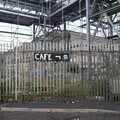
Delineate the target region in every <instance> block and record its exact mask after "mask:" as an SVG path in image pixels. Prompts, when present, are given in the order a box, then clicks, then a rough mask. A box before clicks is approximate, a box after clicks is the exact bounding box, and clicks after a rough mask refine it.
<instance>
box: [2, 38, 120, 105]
mask: <svg viewBox="0 0 120 120" xmlns="http://www.w3.org/2000/svg"><path fill="white" fill-rule="evenodd" d="M66 38H67V37H66ZM87 47H88V46H86V45H85V44H81V45H79V44H77V43H76V45H74V46H72V44H71V41H69V39H66V40H63V39H62V38H61V40H60V39H59V40H45V41H43V40H39V41H38V42H31V43H19V44H18V45H17V46H15V47H13V46H11V45H9V44H8V45H0V66H1V67H0V82H1V84H0V93H1V94H0V100H1V101H2V102H3V101H4V102H8V101H9V102H13V101H20V102H21V101H46V102H64V103H80V102H82V103H83V102H107V103H109V102H120V46H119V45H117V44H114V45H113V44H112V45H110V44H105V45H102V44H101V45H98V44H94V45H91V47H90V48H91V50H90V52H88V51H87ZM44 53H45V54H47V55H48V54H52V55H53V56H54V58H56V59H55V60H52V58H50V59H48V57H49V56H47V55H46V57H45V56H41V58H40V54H42V55H43V54H44ZM36 54H37V56H36V57H37V59H36V58H35V55H36ZM88 54H90V55H88ZM56 56H57V57H56ZM89 56H90V61H89V62H88V57H89ZM59 57H61V58H59ZM88 67H90V68H89V69H88ZM89 70H90V71H89ZM88 73H89V74H90V76H89V77H88Z"/></svg>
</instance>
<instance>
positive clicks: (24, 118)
mask: <svg viewBox="0 0 120 120" xmlns="http://www.w3.org/2000/svg"><path fill="white" fill-rule="evenodd" d="M0 108H1V110H0V120H120V104H102V103H92V104H91V103H90V104H89V103H86V104H85V103H84V104H82V103H81V104H50V103H40V102H27V103H6V104H3V105H1V107H0ZM74 118H76V119H74Z"/></svg>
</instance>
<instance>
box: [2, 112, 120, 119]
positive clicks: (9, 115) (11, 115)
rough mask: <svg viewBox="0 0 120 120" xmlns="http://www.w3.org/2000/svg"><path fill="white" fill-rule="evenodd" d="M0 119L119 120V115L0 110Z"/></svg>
mask: <svg viewBox="0 0 120 120" xmlns="http://www.w3.org/2000/svg"><path fill="white" fill-rule="evenodd" d="M0 120H120V115H113V114H93V113H88V114H81V113H72V114H71V113H38V112H0Z"/></svg>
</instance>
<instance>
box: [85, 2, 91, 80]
mask: <svg viewBox="0 0 120 120" xmlns="http://www.w3.org/2000/svg"><path fill="white" fill-rule="evenodd" d="M89 4H90V1H89V0H86V22H87V47H88V63H87V64H88V80H90V69H91V66H90V64H91V63H90V62H91V60H90V43H91V40H90V15H89V13H90V11H89Z"/></svg>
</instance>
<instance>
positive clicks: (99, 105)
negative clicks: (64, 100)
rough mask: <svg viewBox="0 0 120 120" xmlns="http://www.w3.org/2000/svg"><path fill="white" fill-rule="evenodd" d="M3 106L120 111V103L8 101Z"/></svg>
mask: <svg viewBox="0 0 120 120" xmlns="http://www.w3.org/2000/svg"><path fill="white" fill-rule="evenodd" d="M1 107H10V108H38V109H39V108H53V109H104V110H113V111H119V112H120V103H116V104H115V103H113V104H111V103H109V104H105V103H78V104H60V103H57V104H56V103H42V102H24V103H6V104H3V105H1Z"/></svg>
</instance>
